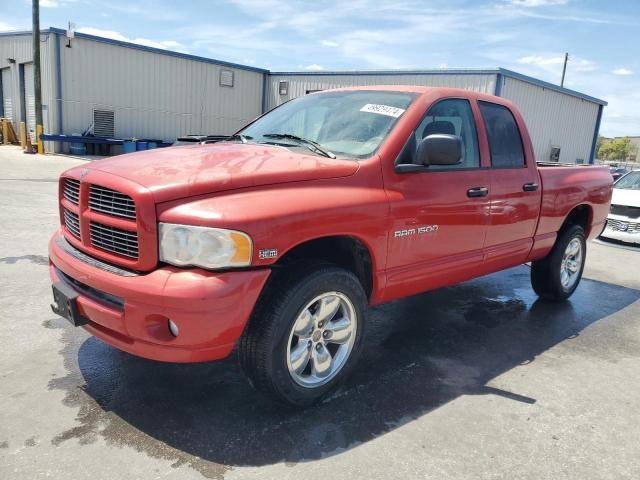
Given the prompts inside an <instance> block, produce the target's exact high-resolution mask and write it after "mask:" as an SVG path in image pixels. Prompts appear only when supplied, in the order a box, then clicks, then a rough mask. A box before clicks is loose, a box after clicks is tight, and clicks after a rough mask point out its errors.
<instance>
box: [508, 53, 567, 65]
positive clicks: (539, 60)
mask: <svg viewBox="0 0 640 480" xmlns="http://www.w3.org/2000/svg"><path fill="white" fill-rule="evenodd" d="M518 62H519V63H524V64H525V65H538V66H539V67H542V66H546V65H558V64H560V63H562V62H564V57H543V56H542V55H529V56H527V57H522V58H519V59H518Z"/></svg>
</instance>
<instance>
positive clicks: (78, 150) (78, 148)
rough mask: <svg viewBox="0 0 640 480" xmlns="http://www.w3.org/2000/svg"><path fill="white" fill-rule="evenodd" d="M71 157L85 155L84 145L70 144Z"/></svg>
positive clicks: (85, 148)
mask: <svg viewBox="0 0 640 480" xmlns="http://www.w3.org/2000/svg"><path fill="white" fill-rule="evenodd" d="M69 151H70V152H71V155H86V154H87V147H86V145H85V144H84V143H72V144H70V145H69Z"/></svg>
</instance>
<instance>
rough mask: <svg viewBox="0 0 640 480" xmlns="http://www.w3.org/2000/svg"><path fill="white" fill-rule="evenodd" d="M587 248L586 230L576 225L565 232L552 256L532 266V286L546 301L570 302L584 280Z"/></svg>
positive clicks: (553, 249) (552, 251)
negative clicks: (570, 298)
mask: <svg viewBox="0 0 640 480" xmlns="http://www.w3.org/2000/svg"><path fill="white" fill-rule="evenodd" d="M586 254H587V244H586V239H585V235H584V230H583V229H582V227H580V226H579V225H572V226H570V227H569V228H566V229H565V230H563V231H562V232H561V233H560V234H559V235H558V239H557V240H556V243H555V245H554V246H553V248H552V249H551V252H550V253H549V254H548V255H547V256H546V257H545V258H543V259H542V260H536V261H535V262H532V264H531V285H532V286H533V289H534V291H535V292H536V293H537V294H538V295H539V296H540V297H542V298H545V299H548V300H554V301H562V300H566V299H567V298H569V297H570V296H571V294H573V292H574V291H575V289H576V288H577V287H578V284H579V283H580V279H581V278H582V271H583V270H584V262H585V259H586Z"/></svg>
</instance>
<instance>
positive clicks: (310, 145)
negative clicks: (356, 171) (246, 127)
mask: <svg viewBox="0 0 640 480" xmlns="http://www.w3.org/2000/svg"><path fill="white" fill-rule="evenodd" d="M262 136H263V137H265V138H284V139H287V140H293V141H296V142H299V143H302V144H304V145H306V146H307V148H309V150H313V151H315V152H318V153H319V154H321V155H324V156H325V157H327V158H336V156H335V154H333V153H331V152H330V151H329V150H327V149H325V148H324V147H323V146H322V145H320V144H319V143H318V142H314V141H313V140H309V139H308V138H303V137H299V136H298V135H294V134H292V133H265V134H264V135H262Z"/></svg>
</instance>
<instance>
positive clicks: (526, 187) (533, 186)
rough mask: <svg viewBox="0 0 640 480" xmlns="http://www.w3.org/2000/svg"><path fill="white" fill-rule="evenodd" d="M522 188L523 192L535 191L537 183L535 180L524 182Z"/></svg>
mask: <svg viewBox="0 0 640 480" xmlns="http://www.w3.org/2000/svg"><path fill="white" fill-rule="evenodd" d="M522 190H523V191H524V192H535V191H536V190H538V184H537V183H535V182H531V183H525V184H524V185H522Z"/></svg>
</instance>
